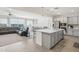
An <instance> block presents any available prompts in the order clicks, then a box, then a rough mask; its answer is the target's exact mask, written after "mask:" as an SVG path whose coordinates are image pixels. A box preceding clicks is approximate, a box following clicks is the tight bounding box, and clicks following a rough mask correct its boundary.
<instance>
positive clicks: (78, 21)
mask: <svg viewBox="0 0 79 59" xmlns="http://www.w3.org/2000/svg"><path fill="white" fill-rule="evenodd" d="M77 23H78V24H79V16H78V19H77Z"/></svg>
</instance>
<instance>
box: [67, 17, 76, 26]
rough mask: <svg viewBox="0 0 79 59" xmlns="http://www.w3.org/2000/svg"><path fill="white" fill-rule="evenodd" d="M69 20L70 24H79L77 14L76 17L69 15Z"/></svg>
mask: <svg viewBox="0 0 79 59" xmlns="http://www.w3.org/2000/svg"><path fill="white" fill-rule="evenodd" d="M67 21H68V24H77V16H75V17H68V18H67Z"/></svg>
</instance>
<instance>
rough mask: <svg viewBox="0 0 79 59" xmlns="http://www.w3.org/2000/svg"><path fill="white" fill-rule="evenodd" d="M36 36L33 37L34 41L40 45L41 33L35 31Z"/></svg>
mask: <svg viewBox="0 0 79 59" xmlns="http://www.w3.org/2000/svg"><path fill="white" fill-rule="evenodd" d="M35 35H36V38H35V39H34V41H35V43H36V44H38V45H40V46H42V33H41V32H36V34H35Z"/></svg>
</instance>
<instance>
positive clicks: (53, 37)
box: [35, 31, 64, 49]
mask: <svg viewBox="0 0 79 59" xmlns="http://www.w3.org/2000/svg"><path fill="white" fill-rule="evenodd" d="M36 34H37V35H36V36H37V37H36V39H35V41H36V43H37V44H38V45H40V46H42V47H45V48H48V49H50V48H52V47H53V46H54V45H55V44H56V43H57V42H59V41H60V40H61V39H62V38H63V36H64V35H63V31H58V32H54V33H44V32H37V33H36Z"/></svg>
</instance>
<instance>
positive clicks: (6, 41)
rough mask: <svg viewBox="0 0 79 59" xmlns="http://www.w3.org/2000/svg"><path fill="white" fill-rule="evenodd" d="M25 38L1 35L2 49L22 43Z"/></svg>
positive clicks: (0, 44)
mask: <svg viewBox="0 0 79 59" xmlns="http://www.w3.org/2000/svg"><path fill="white" fill-rule="evenodd" d="M22 40H23V38H22V37H21V36H19V35H18V34H6V35H0V47H2V46H6V45H9V44H13V43H16V42H19V41H22Z"/></svg>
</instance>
